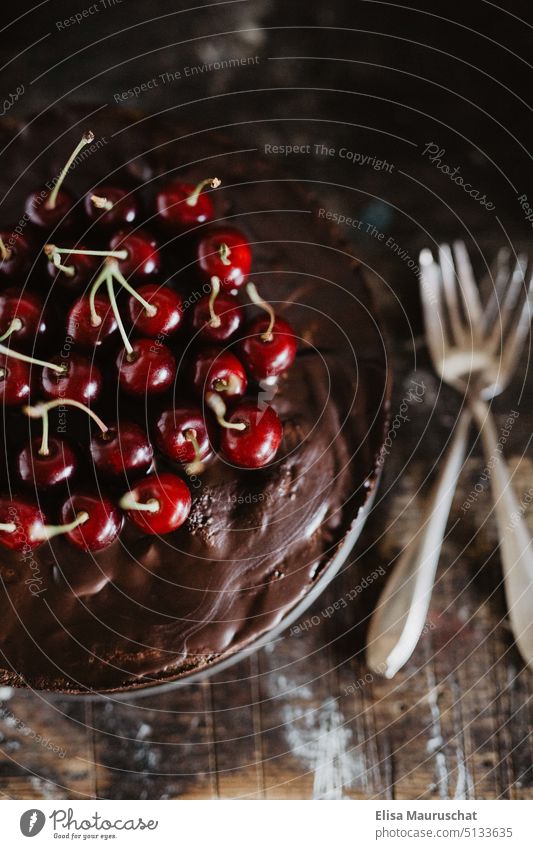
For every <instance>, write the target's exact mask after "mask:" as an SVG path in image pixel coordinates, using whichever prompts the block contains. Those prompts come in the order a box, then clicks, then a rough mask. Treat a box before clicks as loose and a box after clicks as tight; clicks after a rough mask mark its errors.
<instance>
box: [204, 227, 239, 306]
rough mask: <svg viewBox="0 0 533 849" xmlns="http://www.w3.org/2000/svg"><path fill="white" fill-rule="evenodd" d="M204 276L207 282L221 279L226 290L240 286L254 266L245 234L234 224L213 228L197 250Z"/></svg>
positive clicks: (221, 283)
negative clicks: (234, 226)
mask: <svg viewBox="0 0 533 849" xmlns="http://www.w3.org/2000/svg"><path fill="white" fill-rule="evenodd" d="M196 254H197V258H198V264H199V267H200V275H201V277H202V278H203V279H205V280H206V282H210V281H211V278H212V277H218V278H219V279H220V285H221V287H222V289H226V290H232V289H239V288H240V287H241V286H243V285H244V283H245V282H246V278H247V277H248V275H249V273H250V268H251V267H252V251H251V248H250V243H249V241H248V239H247V238H246V236H245V235H244V233H241V231H240V230H236V229H234V228H231V227H218V228H217V229H212V230H210V231H209V233H207V234H206V235H205V236H203V237H202V238H201V239H200V241H199V242H198V246H197V249H196Z"/></svg>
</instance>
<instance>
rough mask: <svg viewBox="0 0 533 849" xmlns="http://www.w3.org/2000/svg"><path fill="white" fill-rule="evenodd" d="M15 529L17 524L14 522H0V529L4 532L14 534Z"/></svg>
mask: <svg viewBox="0 0 533 849" xmlns="http://www.w3.org/2000/svg"><path fill="white" fill-rule="evenodd" d="M16 530H17V526H16V524H15V522H1V523H0V531H3V532H4V533H6V534H14V533H15V531H16Z"/></svg>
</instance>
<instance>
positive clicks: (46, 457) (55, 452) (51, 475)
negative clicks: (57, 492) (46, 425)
mask: <svg viewBox="0 0 533 849" xmlns="http://www.w3.org/2000/svg"><path fill="white" fill-rule="evenodd" d="M40 447H41V439H40V438H35V439H32V441H31V443H29V444H28V445H26V446H25V447H24V448H23V449H22V451H21V452H20V453H19V455H18V457H17V464H16V474H17V477H18V478H19V479H20V480H21V481H22V483H24V484H28V485H33V486H35V487H36V489H38V490H40V489H51V488H52V487H55V486H57V485H58V484H62V483H65V481H67V480H70V479H71V478H72V477H73V475H74V474H75V472H76V469H77V466H78V461H77V458H76V455H75V453H74V451H73V450H72V448H71V446H70V445H69V443H68V442H65V440H64V439H57V438H55V437H51V438H50V439H49V440H48V454H41V453H40V452H39V449H40Z"/></svg>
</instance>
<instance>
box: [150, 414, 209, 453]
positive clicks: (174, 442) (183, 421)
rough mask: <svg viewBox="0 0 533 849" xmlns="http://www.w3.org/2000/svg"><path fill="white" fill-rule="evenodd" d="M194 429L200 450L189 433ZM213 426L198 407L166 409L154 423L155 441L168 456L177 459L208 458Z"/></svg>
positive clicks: (193, 432) (193, 433)
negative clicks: (197, 450)
mask: <svg viewBox="0 0 533 849" xmlns="http://www.w3.org/2000/svg"><path fill="white" fill-rule="evenodd" d="M188 432H192V435H193V436H194V438H195V440H196V442H197V443H198V448H199V453H198V456H196V451H195V448H194V445H193V444H192V442H191V441H190V440H189V439H187V433H188ZM212 433H213V428H212V426H210V421H209V420H206V418H205V416H204V414H203V413H202V411H201V410H200V408H199V407H181V406H180V407H176V408H171V409H168V410H163V412H162V413H161V414H160V416H159V418H158V419H157V422H156V425H155V442H156V445H157V447H158V448H159V450H160V451H161V453H162V454H164V455H165V456H166V457H169V458H170V459H171V460H175V461H176V462H177V463H192V462H194V461H195V460H199V461H200V462H201V461H203V460H206V459H207V458H208V457H209V455H210V453H211V443H212Z"/></svg>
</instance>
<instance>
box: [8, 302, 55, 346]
mask: <svg viewBox="0 0 533 849" xmlns="http://www.w3.org/2000/svg"><path fill="white" fill-rule="evenodd" d="M17 319H18V321H17ZM13 321H15V322H16V329H13V332H12V333H11V334H10V339H11V342H10V345H11V344H12V345H13V347H14V348H15V349H17V350H21V349H23V348H27V347H28V346H30V345H31V347H33V346H34V345H35V343H36V341H37V337H42V336H43V335H44V333H45V332H46V323H45V321H44V313H43V302H42V300H41V298H39V296H38V295H35V294H33V292H29V291H27V290H22V289H18V288H17V289H15V288H9V289H5V290H4V291H3V292H2V293H1V294H0V335H2V334H4V333H6V331H7V330H9V328H10V327H11V323H12V322H13Z"/></svg>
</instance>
